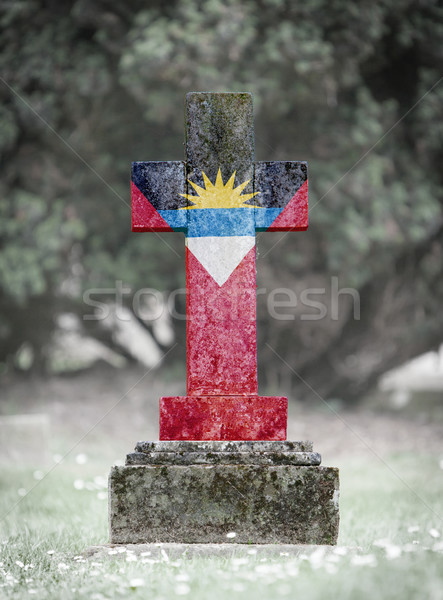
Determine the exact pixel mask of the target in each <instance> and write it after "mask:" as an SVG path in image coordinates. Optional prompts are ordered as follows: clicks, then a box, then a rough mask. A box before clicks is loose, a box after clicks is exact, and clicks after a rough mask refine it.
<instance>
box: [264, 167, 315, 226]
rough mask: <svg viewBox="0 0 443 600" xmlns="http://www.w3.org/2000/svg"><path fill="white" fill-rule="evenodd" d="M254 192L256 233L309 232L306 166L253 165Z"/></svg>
mask: <svg viewBox="0 0 443 600" xmlns="http://www.w3.org/2000/svg"><path fill="white" fill-rule="evenodd" d="M254 191H255V192H259V194H258V195H257V196H256V197H255V198H254V204H255V206H256V210H255V228H256V230H257V231H305V230H306V229H307V228H308V165H307V163H306V162H303V161H297V162H283V161H275V162H256V163H255V179H254Z"/></svg>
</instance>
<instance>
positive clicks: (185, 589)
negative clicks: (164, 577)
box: [175, 583, 191, 596]
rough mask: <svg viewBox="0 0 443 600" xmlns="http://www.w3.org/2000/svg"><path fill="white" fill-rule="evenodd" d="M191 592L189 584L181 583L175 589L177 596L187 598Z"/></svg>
mask: <svg viewBox="0 0 443 600" xmlns="http://www.w3.org/2000/svg"><path fill="white" fill-rule="evenodd" d="M190 591H191V588H190V587H189V585H188V584H187V583H179V584H178V585H177V586H176V588H175V593H176V594H177V596H186V594H189V592H190Z"/></svg>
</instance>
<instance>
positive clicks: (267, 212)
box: [255, 207, 284, 231]
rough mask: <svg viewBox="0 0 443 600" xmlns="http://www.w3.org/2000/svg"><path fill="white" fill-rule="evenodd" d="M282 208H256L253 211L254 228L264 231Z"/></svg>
mask: <svg viewBox="0 0 443 600" xmlns="http://www.w3.org/2000/svg"><path fill="white" fill-rule="evenodd" d="M283 208H284V207H282V208H257V210H256V211H255V229H256V230H257V231H266V230H267V229H268V227H270V226H271V225H272V223H273V222H274V221H275V219H276V218H277V217H278V215H279V214H280V213H281V212H282V211H283Z"/></svg>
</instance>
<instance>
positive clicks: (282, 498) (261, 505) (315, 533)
mask: <svg viewBox="0 0 443 600" xmlns="http://www.w3.org/2000/svg"><path fill="white" fill-rule="evenodd" d="M109 495H110V497H109V501H110V532H111V540H110V541H111V543H114V544H127V543H132V544H136V543H152V542H153V543H155V542H180V543H205V544H207V543H209V544H210V543H226V542H227V541H228V542H232V543H235V544H335V543H336V541H337V536H338V524H339V511H338V495H339V477H338V469H335V468H331V467H319V466H295V465H282V466H275V465H254V464H236V465H232V464H215V465H195V464H194V465H171V464H169V465H126V466H123V467H113V469H112V471H111V474H110V478H109ZM229 533H235V536H232V537H230V538H227V535H228V534H229Z"/></svg>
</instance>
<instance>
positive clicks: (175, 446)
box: [135, 440, 313, 452]
mask: <svg viewBox="0 0 443 600" xmlns="http://www.w3.org/2000/svg"><path fill="white" fill-rule="evenodd" d="M312 448H313V444H312V442H308V441H304V442H291V441H289V440H284V441H277V442H274V441H211V440H209V441H184V440H173V441H160V442H158V441H154V442H137V444H136V445H135V451H136V452H312Z"/></svg>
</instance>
